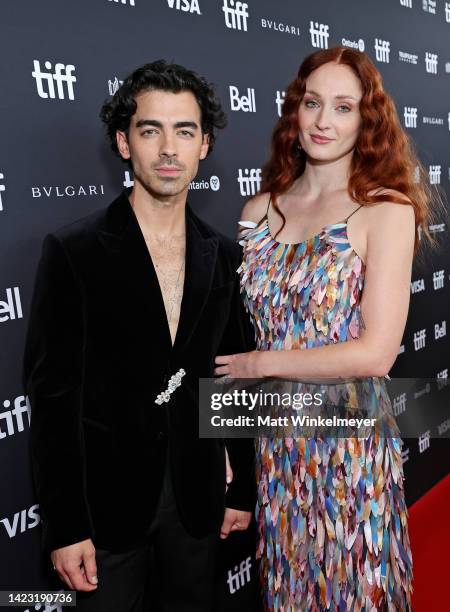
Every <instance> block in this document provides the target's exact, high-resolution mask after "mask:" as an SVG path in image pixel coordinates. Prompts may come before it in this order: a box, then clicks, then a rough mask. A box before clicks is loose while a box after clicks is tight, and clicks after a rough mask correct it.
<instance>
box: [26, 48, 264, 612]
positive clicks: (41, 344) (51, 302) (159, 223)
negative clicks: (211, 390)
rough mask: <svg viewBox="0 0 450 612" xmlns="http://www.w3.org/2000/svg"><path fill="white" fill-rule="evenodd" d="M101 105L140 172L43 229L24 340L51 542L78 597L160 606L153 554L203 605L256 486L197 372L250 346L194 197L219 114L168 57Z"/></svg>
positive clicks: (165, 577) (186, 603) (228, 273)
mask: <svg viewBox="0 0 450 612" xmlns="http://www.w3.org/2000/svg"><path fill="white" fill-rule="evenodd" d="M101 117H102V119H103V121H104V122H105V124H106V126H107V131H108V134H109V137H110V139H111V143H112V147H113V149H114V150H115V151H117V152H119V154H120V155H121V157H122V158H123V160H125V161H126V162H127V163H129V164H130V165H131V167H132V169H133V172H134V187H133V189H132V190H131V192H124V193H122V195H120V196H119V197H118V198H117V199H116V200H115V201H114V202H113V203H112V204H111V205H110V206H109V207H108V208H107V209H106V210H102V211H100V212H97V213H95V214H93V215H90V216H88V217H86V218H84V219H82V220H80V221H77V222H75V223H73V224H72V225H69V226H68V227H65V228H63V229H61V230H60V231H58V232H56V233H54V234H52V235H49V236H47V238H46V240H45V242H44V246H43V254H42V259H41V262H40V265H39V270H38V275H37V280H36V287H35V293H34V297H33V304H32V309H31V318H30V327H29V333H28V339H27V347H26V355H25V381H26V387H27V392H28V393H29V395H30V399H31V404H32V419H31V422H32V425H31V430H32V434H31V435H32V448H33V461H34V468H35V481H36V486H37V494H38V498H39V501H40V506H41V512H42V524H43V535H44V546H45V548H46V550H48V551H49V552H51V559H52V562H53V566H54V568H55V570H56V572H57V573H58V575H59V577H60V578H61V580H63V581H64V583H65V585H66V586H67V587H68V588H71V589H76V590H77V591H80V593H78V608H79V609H80V610H86V611H94V610H95V612H103V611H105V612H106V611H107V612H114V611H117V612H127V611H128V610H130V611H131V610H133V611H134V610H144V609H145V610H147V609H154V608H153V607H151V606H150V603H146V597H147V598H148V597H149V595H148V588H145V587H146V582H147V580H148V573H149V572H148V569H147V568H148V565H149V559H150V557H151V556H154V558H155V567H156V570H157V571H158V588H157V589H156V591H154V592H153V593H152V594H150V599H151V600H154V601H156V599H158V600H159V603H158V605H157V607H156V608H155V609H158V610H164V611H169V610H170V611H176V612H183V611H186V612H188V611H192V612H194V611H195V612H202V611H207V610H210V609H211V592H212V582H213V580H212V578H213V574H212V572H213V568H214V563H213V560H214V554H215V548H216V544H217V541H218V536H219V532H220V534H221V537H222V538H225V537H226V536H227V535H228V534H229V532H230V531H233V530H240V529H246V528H247V526H248V524H249V521H250V511H251V510H252V507H253V499H254V473H253V452H252V444H251V443H250V442H248V443H247V442H246V441H239V444H238V441H237V440H235V441H226V448H225V446H224V443H223V441H221V440H209V439H202V440H200V439H199V437H198V379H199V377H211V376H212V375H213V371H214V358H215V356H216V355H218V354H230V353H236V352H242V351H245V350H248V348H249V334H248V331H247V330H246V326H245V316H244V313H243V309H242V306H241V302H240V298H239V285H238V281H237V277H236V275H235V270H236V268H237V267H238V265H239V251H238V250H237V247H236V246H235V244H234V243H233V241H231V240H229V239H227V238H225V237H224V236H222V235H220V234H218V233H217V232H216V231H214V230H213V229H211V228H210V227H209V226H207V225H206V224H205V223H203V222H202V221H200V219H198V218H197V216H196V215H195V214H194V213H193V212H192V210H191V209H190V208H189V206H187V204H186V199H187V194H188V188H189V183H190V182H191V180H192V179H193V178H194V177H195V175H196V173H197V169H198V163H199V160H201V159H204V158H205V157H206V156H207V154H208V153H209V152H210V151H211V149H212V147H213V144H214V136H215V135H214V129H215V128H221V127H224V125H225V116H224V113H223V111H222V109H221V106H220V103H219V101H218V100H217V98H216V97H215V96H214V92H213V91H212V89H211V87H210V85H209V84H208V83H207V82H206V81H205V80H204V79H203V78H201V77H199V76H198V75H196V74H195V73H193V72H191V71H189V70H187V69H185V68H183V67H181V66H178V65H173V64H172V65H170V64H167V63H166V62H164V61H162V60H161V61H157V62H153V63H151V64H147V65H145V66H143V67H142V68H139V69H138V70H136V71H135V72H134V73H133V74H131V75H130V76H129V77H128V78H127V79H126V80H125V81H124V83H123V85H122V87H121V88H120V89H119V91H118V92H117V93H116V94H115V96H114V97H113V99H112V100H111V101H110V102H109V103H107V104H105V105H104V107H103V108H102V113H101ZM226 451H228V455H229V457H230V462H231V468H232V471H233V479H232V481H231V483H230V484H229V487H228V490H227V491H226V490H225V489H226V483H225V469H226ZM230 478H231V476H230ZM230 478H229V479H230ZM225 506H226V509H225Z"/></svg>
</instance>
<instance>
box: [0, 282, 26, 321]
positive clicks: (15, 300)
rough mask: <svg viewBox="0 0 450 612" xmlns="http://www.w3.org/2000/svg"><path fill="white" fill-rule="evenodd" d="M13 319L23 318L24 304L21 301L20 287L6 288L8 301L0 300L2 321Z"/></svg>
mask: <svg viewBox="0 0 450 612" xmlns="http://www.w3.org/2000/svg"><path fill="white" fill-rule="evenodd" d="M13 291H14V295H13ZM9 319H11V321H13V320H14V319H23V312H22V304H21V302H20V293H19V287H14V289H11V288H8V289H7V290H6V302H3V301H1V302H0V323H4V322H5V321H8V320H9Z"/></svg>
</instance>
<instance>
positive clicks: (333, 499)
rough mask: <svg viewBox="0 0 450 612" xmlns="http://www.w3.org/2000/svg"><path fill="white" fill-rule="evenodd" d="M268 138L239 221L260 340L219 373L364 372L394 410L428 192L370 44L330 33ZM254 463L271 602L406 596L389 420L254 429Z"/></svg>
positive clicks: (245, 290)
mask: <svg viewBox="0 0 450 612" xmlns="http://www.w3.org/2000/svg"><path fill="white" fill-rule="evenodd" d="M272 149H273V150H272V156H271V159H270V160H269V162H268V163H267V165H266V167H265V168H264V171H263V185H262V189H261V192H260V193H259V194H258V195H257V196H256V197H255V198H253V199H252V200H250V201H249V202H248V203H247V204H246V205H245V207H244V210H243V212H242V222H241V225H243V226H244V228H246V230H245V231H244V240H243V242H242V244H243V247H244V255H243V261H242V265H241V267H240V269H239V272H240V275H241V287H242V295H243V299H244V301H245V304H246V307H247V310H248V311H249V313H250V315H251V318H252V321H253V324H254V327H255V331H256V336H257V343H258V344H257V346H258V350H257V351H254V352H251V353H245V354H240V355H228V356H220V357H218V358H217V359H216V364H217V366H218V367H217V368H216V373H217V374H219V375H226V376H229V377H233V378H247V377H248V378H263V377H276V378H286V379H301V378H303V379H308V378H330V377H331V378H338V379H342V378H344V379H345V378H348V377H356V378H360V379H361V380H367V381H369V382H370V384H371V385H372V387H371V388H372V394H373V398H372V399H374V398H378V397H379V400H377V401H379V402H384V408H386V406H387V408H388V410H389V411H390V410H391V408H390V404H389V398H388V396H387V392H386V389H385V386H384V378H383V377H384V376H386V375H387V373H388V372H389V370H390V368H391V366H392V365H393V363H394V361H395V359H396V356H397V354H398V351H399V346H400V343H401V339H402V335H403V331H404V328H405V323H406V317H407V312H408V304H409V294H410V279H411V268H412V260H413V254H414V252H415V250H416V249H417V247H418V235H417V231H416V230H417V228H418V226H419V225H420V226H423V235H424V236H426V235H428V232H427V223H426V222H427V221H428V220H429V216H430V210H429V208H430V204H429V202H430V198H429V194H428V189H427V187H426V186H425V181H424V180H422V178H421V176H423V170H422V169H421V166H420V164H419V162H418V161H417V159H416V158H415V156H414V154H413V152H412V149H411V147H410V146H409V143H408V139H407V136H406V135H405V133H404V132H403V130H402V128H401V127H400V124H399V121H398V117H397V114H396V111H395V106H394V103H393V101H392V99H391V98H390V97H389V96H388V94H387V93H386V92H385V91H384V90H383V85H382V80H381V76H380V74H379V72H378V71H377V69H376V68H375V66H374V64H373V63H372V62H371V60H370V59H369V58H368V57H367V55H365V54H364V53H360V52H358V51H354V50H351V49H346V48H344V47H336V48H334V49H327V50H320V51H318V52H316V53H313V54H312V55H310V56H309V57H307V58H306V59H305V61H304V62H303V63H302V65H301V67H300V69H299V72H298V76H297V78H296V79H295V80H294V81H293V82H292V83H291V84H290V86H289V88H288V90H287V95H286V98H285V102H284V107H283V113H282V117H281V119H280V120H279V122H278V124H277V126H276V129H275V131H274V134H273V142H272ZM418 168H419V169H420V170H419V177H418V173H417V171H418ZM420 172H421V173H422V174H420ZM428 236H429V235H428ZM304 349H305V350H304ZM376 394H378V395H376ZM391 433H392V434H393V430H392V432H391ZM257 464H258V491H259V493H258V504H257V510H256V516H257V521H258V525H259V536H260V541H259V547H258V556H259V558H260V562H261V579H262V585H263V591H264V605H265V609H267V610H282V611H285V612H288V611H289V612H294V611H297V610H307V611H308V612H311V611H315V610H339V611H341V610H352V611H353V610H365V611H369V610H385V609H386V610H387V609H388V610H402V611H405V610H408V609H409V608H410V606H411V593H412V587H411V580H412V559H411V550H410V544H409V538H408V528H407V509H406V505H405V498H404V490H403V470H402V460H401V446H400V440H399V439H398V438H396V437H395V435H394V434H393V435H391V436H389V435H386V436H383V437H381V438H380V437H377V438H376V439H375V438H374V437H373V436H372V437H369V439H368V440H366V441H363V442H362V443H359V442H358V439H357V438H334V439H330V438H323V439H322V438H320V437H318V438H316V439H314V438H300V439H294V440H292V439H291V438H261V439H259V440H258V442H257Z"/></svg>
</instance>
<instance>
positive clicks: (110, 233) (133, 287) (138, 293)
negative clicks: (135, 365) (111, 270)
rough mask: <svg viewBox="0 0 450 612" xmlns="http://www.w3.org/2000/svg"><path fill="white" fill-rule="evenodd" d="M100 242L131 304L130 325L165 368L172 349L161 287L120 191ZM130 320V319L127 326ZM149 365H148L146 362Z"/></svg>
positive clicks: (124, 194) (138, 230) (134, 217)
mask: <svg viewBox="0 0 450 612" xmlns="http://www.w3.org/2000/svg"><path fill="white" fill-rule="evenodd" d="M98 237H99V239H100V242H101V243H102V244H103V246H104V248H105V249H106V251H107V252H108V254H109V256H110V258H111V266H113V267H115V269H116V270H117V272H118V274H116V275H115V278H117V279H120V280H119V282H120V283H122V289H123V295H124V296H125V299H126V300H127V302H129V303H130V304H131V306H132V312H133V315H132V317H133V320H134V324H136V325H140V326H141V333H140V334H139V338H140V339H142V342H145V343H146V344H148V346H149V348H150V345H151V344H152V345H153V346H157V347H158V350H159V351H160V353H161V355H160V357H161V359H160V360H159V361H160V364H161V366H163V364H164V366H163V367H165V364H166V363H167V359H168V358H169V353H170V351H171V348H172V340H171V337H170V330H169V326H168V323H167V316H166V311H165V307H164V301H163V297H162V294H161V289H160V286H159V282H158V277H157V275H156V270H155V268H154V266H153V262H152V258H151V257H150V253H149V252H148V249H147V245H146V243H145V239H144V236H143V234H142V232H141V229H140V227H139V223H138V221H137V219H136V216H135V214H134V211H133V209H132V208H131V204H130V202H129V200H128V193H127V192H126V191H124V192H123V193H122V194H121V195H120V196H119V197H118V198H117V199H116V200H115V201H114V202H113V203H112V204H111V206H110V207H109V209H108V211H107V217H106V223H105V226H104V229H102V230H100V231H99V232H98ZM132 326H133V322H132V321H130V327H132ZM149 368H150V364H149Z"/></svg>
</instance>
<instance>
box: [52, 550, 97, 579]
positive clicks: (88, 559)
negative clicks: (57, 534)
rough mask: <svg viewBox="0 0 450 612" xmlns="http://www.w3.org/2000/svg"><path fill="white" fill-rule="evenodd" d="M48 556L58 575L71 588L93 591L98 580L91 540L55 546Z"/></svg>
mask: <svg viewBox="0 0 450 612" xmlns="http://www.w3.org/2000/svg"><path fill="white" fill-rule="evenodd" d="M50 558H51V560H52V562H53V567H54V568H55V570H56V571H57V572H58V576H59V577H60V578H61V580H62V581H63V582H64V583H65V584H67V586H68V587H69V588H70V589H71V590H76V591H95V589H96V588H97V582H98V580H97V564H96V563H95V548H94V544H93V543H92V540H90V539H89V540H83V541H82V542H77V543H76V544H71V545H70V546H64V547H63V548H57V549H56V550H53V551H52V553H51V555H50Z"/></svg>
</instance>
